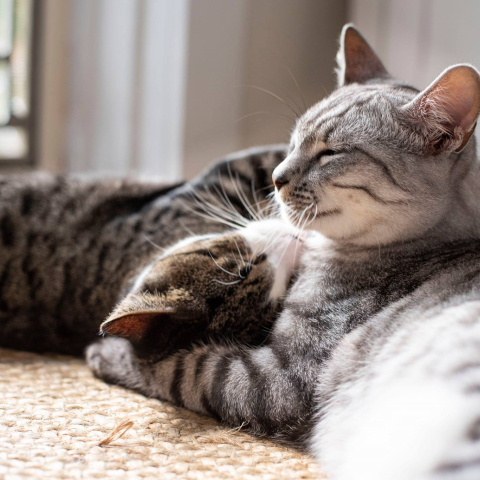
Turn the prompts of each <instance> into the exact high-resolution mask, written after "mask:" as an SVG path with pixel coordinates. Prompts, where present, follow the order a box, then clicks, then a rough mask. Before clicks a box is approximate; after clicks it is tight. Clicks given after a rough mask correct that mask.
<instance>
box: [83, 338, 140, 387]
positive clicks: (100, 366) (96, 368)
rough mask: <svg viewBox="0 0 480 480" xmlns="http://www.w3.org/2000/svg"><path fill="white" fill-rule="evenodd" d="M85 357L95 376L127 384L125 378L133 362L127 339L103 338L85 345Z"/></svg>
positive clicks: (130, 347) (106, 380) (131, 349)
mask: <svg viewBox="0 0 480 480" xmlns="http://www.w3.org/2000/svg"><path fill="white" fill-rule="evenodd" d="M85 357H86V361H87V365H88V366H89V367H90V369H91V370H92V372H93V373H94V375H95V376H96V377H98V378H100V379H102V380H103V381H105V382H107V383H113V384H117V385H124V386H128V382H127V379H128V377H129V373H130V372H131V371H132V367H133V365H134V362H135V355H134V353H133V348H132V345H131V344H130V342H129V341H128V340H125V339H123V338H114V337H109V338H104V339H102V340H99V341H98V342H95V343H93V344H92V345H90V346H89V347H87V349H86V351H85Z"/></svg>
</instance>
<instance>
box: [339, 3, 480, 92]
mask: <svg viewBox="0 0 480 480" xmlns="http://www.w3.org/2000/svg"><path fill="white" fill-rule="evenodd" d="M348 17H349V19H350V21H353V22H354V23H355V24H356V25H357V27H358V28H359V29H360V30H361V31H362V33H363V34H364V35H365V36H366V37H367V39H368V40H369V42H370V43H371V44H372V46H373V47H374V48H375V50H376V51H377V53H378V54H379V55H380V57H381V58H382V60H383V61H384V63H385V66H386V67H387V69H389V70H390V72H391V73H392V74H394V75H395V76H398V77H400V78H403V79H405V80H407V81H408V82H410V83H412V84H413V85H415V86H416V87H418V88H424V87H426V86H427V85H429V84H430V82H432V81H433V80H434V79H435V78H436V77H437V76H438V75H439V74H440V73H441V72H442V70H443V69H445V68H447V67H448V66H450V65H453V64H455V63H461V62H469V63H473V64H474V65H476V66H477V68H480V49H479V48H478V45H480V28H479V21H480V2H478V1H476V0H455V1H454V2H453V1H451V0H421V1H418V0H351V1H350V8H349V12H348Z"/></svg>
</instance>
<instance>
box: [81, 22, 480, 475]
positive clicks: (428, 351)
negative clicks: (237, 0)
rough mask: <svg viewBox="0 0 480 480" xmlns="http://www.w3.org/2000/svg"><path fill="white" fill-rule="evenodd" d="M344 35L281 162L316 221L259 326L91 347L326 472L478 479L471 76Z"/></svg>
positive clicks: (286, 195) (479, 352)
mask: <svg viewBox="0 0 480 480" xmlns="http://www.w3.org/2000/svg"><path fill="white" fill-rule="evenodd" d="M341 45H342V50H341V52H340V58H341V62H340V66H341V68H340V71H339V79H340V82H339V83H340V88H338V89H337V90H336V91H335V92H334V93H333V94H332V95H331V96H330V97H328V98H327V99H325V100H324V101H322V102H320V103H319V104H317V105H315V106H313V107H312V108H311V109H310V110H308V111H307V112H306V113H305V115H304V116H303V117H302V118H300V119H299V121H298V122H297V125H296V127H295V129H294V132H293V135H292V141H291V145H290V149H289V153H288V156H287V158H286V159H285V161H284V162H282V164H281V165H280V166H278V167H277V168H276V170H275V172H274V181H275V182H276V185H277V187H278V188H277V193H276V196H277V200H278V201H279V203H280V205H281V208H282V211H283V216H284V218H285V219H286V220H288V221H290V222H295V223H296V224H298V225H300V226H302V225H303V224H305V225H306V224H307V223H308V222H310V225H309V227H310V228H312V229H313V230H316V231H318V232H320V233H321V234H322V235H320V234H317V233H314V232H311V233H310V234H309V235H308V238H307V239H306V241H305V244H304V248H303V251H302V255H301V259H300V266H299V273H298V276H297V277H296V279H295V280H294V282H293V284H292V286H291V288H290V290H289V292H288V294H287V297H286V299H285V301H284V306H283V310H282V312H281V314H280V315H279V317H278V319H277V320H276V322H275V324H274V326H273V328H272V331H271V334H270V335H269V337H268V338H267V340H266V342H265V343H264V344H263V345H261V346H256V347H247V346H240V345H230V346H228V345H227V346H226V345H219V344H215V343H213V342H212V343H209V344H207V345H203V346H198V347H195V348H193V349H189V350H185V351H181V352H178V353H176V354H174V355H172V356H170V357H169V358H167V359H164V360H161V361H159V362H148V361H145V360H140V359H138V358H137V357H136V356H135V354H134V352H133V350H132V348H131V346H130V344H129V343H128V342H125V341H124V340H122V339H116V338H108V339H105V340H103V341H102V342H100V343H98V344H95V345H93V346H91V347H90V348H89V350H88V354H87V360H88V362H89V364H90V365H91V367H92V368H93V370H94V372H95V373H96V374H97V375H99V376H100V377H103V378H105V379H106V380H108V381H111V382H114V383H118V384H121V385H124V386H126V387H129V388H133V389H136V390H138V391H140V392H142V393H144V394H146V395H149V396H154V397H158V398H163V399H167V400H170V401H172V402H174V403H176V404H178V405H181V406H184V407H186V408H190V409H192V410H195V411H198V412H201V413H206V414H210V415H213V416H214V417H216V418H218V419H220V420H221V421H223V422H225V423H227V424H229V425H232V426H235V427H238V426H245V427H247V428H249V429H250V430H251V431H253V432H255V433H256V434H260V435H268V436H271V437H273V438H276V439H279V440H283V441H287V442H291V443H296V444H298V445H301V446H303V447H306V448H309V449H310V450H311V451H312V453H314V455H316V457H317V458H318V459H319V461H321V462H322V463H323V466H324V469H325V470H326V471H327V472H328V473H329V474H330V476H331V478H332V479H333V480H353V479H359V478H360V479H369V480H376V479H378V480H380V479H387V478H388V479H398V480H400V479H403V480H405V479H408V480H420V479H423V480H426V479H429V480H433V479H442V478H445V479H456V480H460V479H469V480H474V479H478V478H480V461H479V458H480V444H479V439H480V433H479V432H480V430H479V425H480V402H479V399H478V395H479V392H480V368H479V365H480V348H479V347H480V345H479V342H480V332H479V325H480V318H479V316H480V306H479V298H480V266H479V258H480V225H479V220H480V211H479V208H480V204H479V202H478V200H477V196H478V191H480V175H479V166H478V161H477V159H476V144H475V140H474V138H473V137H472V138H471V139H470V135H471V133H472V131H473V130H472V129H473V126H474V124H475V121H476V119H477V117H478V114H479V111H480V80H479V76H478V73H477V72H476V71H475V70H474V69H473V68H471V67H468V66H458V67H454V68H452V69H450V70H447V71H446V72H445V73H444V74H442V75H441V76H440V77H439V79H437V80H436V82H434V83H433V84H432V85H431V86H430V87H429V88H428V89H426V90H425V91H424V92H421V93H419V92H418V91H417V90H416V89H414V88H412V87H410V86H408V85H405V84H403V83H402V82H399V81H396V80H394V79H393V78H391V77H390V76H389V75H388V73H387V72H386V70H384V67H383V65H382V64H381V62H380V61H379V60H378V59H377V58H376V56H375V54H374V53H373V51H372V50H371V48H370V47H369V46H368V44H366V42H365V41H364V40H363V38H362V37H361V36H360V34H359V33H358V32H356V31H355V30H354V29H352V27H346V28H345V29H344V32H343V37H342V42H341ZM357 57H358V58H357ZM312 218H313V220H312Z"/></svg>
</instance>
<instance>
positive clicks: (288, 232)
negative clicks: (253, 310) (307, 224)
mask: <svg viewBox="0 0 480 480" xmlns="http://www.w3.org/2000/svg"><path fill="white" fill-rule="evenodd" d="M241 233H242V235H243V236H244V237H245V239H246V240H247V241H248V242H249V244H250V248H251V249H252V251H253V252H254V254H255V255H259V254H262V253H265V254H266V255H267V258H268V261H269V262H270V263H271V265H272V267H273V269H274V275H275V277H274V281H273V285H272V289H271V290H270V295H269V297H270V300H273V301H276V300H278V299H279V298H281V297H282V296H283V295H285V293H286V291H287V287H288V284H289V282H290V279H291V278H292V275H293V273H294V271H295V269H296V268H297V266H298V260H299V258H300V254H301V251H302V249H303V241H304V239H305V234H304V233H300V232H298V230H296V229H295V228H294V227H293V226H292V225H290V224H289V223H287V222H284V221H282V220H279V219H270V220H263V221H261V222H252V223H251V224H249V225H248V226H247V227H245V228H243V229H241Z"/></svg>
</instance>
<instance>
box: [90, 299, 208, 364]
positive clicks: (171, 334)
mask: <svg viewBox="0 0 480 480" xmlns="http://www.w3.org/2000/svg"><path fill="white" fill-rule="evenodd" d="M172 303H173V302H172ZM207 319H208V315H207V313H206V309H205V308H204V306H203V305H202V303H200V302H198V301H195V300H192V299H191V298H190V297H188V296H184V298H182V297H179V298H177V299H176V302H175V304H174V305H168V304H165V302H164V299H162V298H161V297H156V296H153V295H129V296H127V297H126V298H125V299H124V300H123V301H122V302H120V304H119V305H118V306H117V308H116V309H115V310H114V311H113V312H112V314H111V315H110V316H109V317H108V318H107V319H106V320H105V321H104V322H103V323H102V324H101V326H100V333H101V334H107V335H112V336H115V337H122V338H126V339H127V340H129V341H130V342H131V343H132V345H133V346H134V348H135V349H136V352H137V354H139V356H142V354H144V355H147V356H148V355H150V354H152V353H155V354H156V355H157V356H166V355H167V354H169V353H171V352H172V351H173V350H178V349H180V348H186V347H187V346H189V345H190V344H191V343H192V342H193V341H194V340H195V339H196V338H197V337H198V336H199V332H202V331H203V330H205V329H206V324H207Z"/></svg>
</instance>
